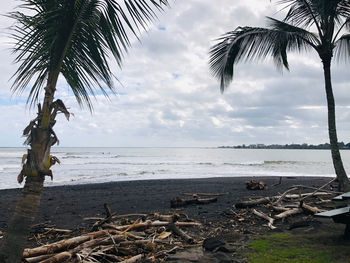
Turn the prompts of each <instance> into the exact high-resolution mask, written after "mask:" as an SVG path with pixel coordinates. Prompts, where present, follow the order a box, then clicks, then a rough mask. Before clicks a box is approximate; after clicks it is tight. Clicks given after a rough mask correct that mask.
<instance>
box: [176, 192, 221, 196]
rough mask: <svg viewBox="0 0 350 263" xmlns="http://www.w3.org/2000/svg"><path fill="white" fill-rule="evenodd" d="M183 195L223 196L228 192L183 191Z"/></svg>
mask: <svg viewBox="0 0 350 263" xmlns="http://www.w3.org/2000/svg"><path fill="white" fill-rule="evenodd" d="M181 194H182V195H187V196H196V195H197V196H198V195H201V196H222V195H227V194H228V193H193V194H191V193H181Z"/></svg>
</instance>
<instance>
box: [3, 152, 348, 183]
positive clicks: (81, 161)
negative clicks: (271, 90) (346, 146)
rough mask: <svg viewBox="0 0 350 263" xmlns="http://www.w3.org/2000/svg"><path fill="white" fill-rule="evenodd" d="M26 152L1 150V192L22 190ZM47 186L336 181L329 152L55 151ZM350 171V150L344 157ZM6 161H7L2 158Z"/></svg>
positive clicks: (343, 154) (344, 153)
mask: <svg viewBox="0 0 350 263" xmlns="http://www.w3.org/2000/svg"><path fill="white" fill-rule="evenodd" d="M23 153H25V149H24V148H0V189H5V188H15V187H18V184H17V181H16V177H17V174H18V172H19V170H20V169H21V165H20V159H21V156H22V154H23ZM53 154H54V155H56V156H57V157H58V158H59V159H60V160H61V162H62V163H61V165H55V166H53V167H52V170H53V174H54V180H53V181H50V180H47V181H46V182H45V184H46V185H47V186H53V185H66V184H86V183H99V182H110V181H127V180H153V179H185V178H209V177H237V176H248V177H253V176H254V177H257V176H293V177H294V176H334V171H333V166H332V162H331V155H330V152H329V151H315V150H243V149H242V150H239V149H216V148H56V147H55V148H53ZM342 156H343V160H344V164H345V166H346V168H347V169H348V170H350V166H349V165H350V151H343V152H342ZM1 157H3V158H1Z"/></svg>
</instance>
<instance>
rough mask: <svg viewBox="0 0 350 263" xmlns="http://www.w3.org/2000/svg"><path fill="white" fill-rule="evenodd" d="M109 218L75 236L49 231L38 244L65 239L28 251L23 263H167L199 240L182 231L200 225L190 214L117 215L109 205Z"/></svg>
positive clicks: (97, 220) (61, 230)
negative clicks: (58, 237) (47, 240)
mask: <svg viewBox="0 0 350 263" xmlns="http://www.w3.org/2000/svg"><path fill="white" fill-rule="evenodd" d="M105 208H106V213H107V216H106V217H105V218H85V220H95V221H96V222H95V223H94V224H93V226H92V228H91V229H90V230H89V231H84V232H83V233H80V234H79V235H74V233H72V232H71V231H69V230H64V229H54V228H46V229H45V231H46V232H43V233H41V234H40V235H37V237H36V239H37V241H40V240H44V239H45V238H47V235H50V234H51V235H56V240H57V234H61V235H62V239H61V240H59V241H57V242H54V243H48V244H43V245H41V246H39V247H36V248H30V249H29V248H28V249H25V250H24V253H23V262H27V263H36V262H39V263H58V262H123V263H133V262H139V261H140V260H141V261H142V262H163V261H165V260H166V258H167V256H168V255H169V254H171V253H175V252H176V251H177V250H181V249H184V248H186V247H188V246H194V245H196V244H197V241H196V240H195V239H194V238H192V237H191V236H189V235H188V234H187V233H186V232H184V231H183V230H182V229H181V228H183V227H192V226H195V227H196V226H200V225H201V224H200V223H198V222H194V221H192V220H190V219H188V217H187V216H186V215H179V214H174V215H161V214H158V213H154V214H150V215H146V214H128V215H115V214H112V213H111V212H110V210H109V207H108V205H107V206H105Z"/></svg>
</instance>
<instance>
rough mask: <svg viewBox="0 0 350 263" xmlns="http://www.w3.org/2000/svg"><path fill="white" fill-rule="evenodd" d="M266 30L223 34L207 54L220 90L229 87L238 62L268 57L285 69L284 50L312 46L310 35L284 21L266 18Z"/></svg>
mask: <svg viewBox="0 0 350 263" xmlns="http://www.w3.org/2000/svg"><path fill="white" fill-rule="evenodd" d="M269 21H270V28H257V27H238V28H237V29H236V30H234V31H231V32H228V33H226V34H225V35H223V36H222V37H221V38H220V39H218V40H219V43H217V44H216V45H214V46H213V47H212V48H211V49H210V52H209V55H210V58H209V65H210V68H211V71H212V73H213V75H214V76H215V77H217V78H218V79H219V80H220V83H221V84H220V89H221V91H222V92H223V91H224V89H225V88H226V87H227V86H228V85H229V84H230V82H231V81H232V78H233V71H234V65H235V64H236V63H238V62H240V61H242V60H246V61H247V60H258V59H265V58H266V57H268V56H271V57H272V58H273V60H274V62H275V64H276V66H277V67H278V68H280V69H281V68H282V67H285V68H286V69H288V59H287V52H288V51H302V50H304V49H308V48H311V47H313V48H314V47H315V45H316V43H317V38H316V37H315V35H314V34H312V33H310V32H308V31H306V30H303V29H300V28H298V27H294V26H292V25H289V24H287V23H285V22H282V21H279V20H276V19H272V18H269Z"/></svg>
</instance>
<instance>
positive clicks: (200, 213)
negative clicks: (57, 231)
mask: <svg viewBox="0 0 350 263" xmlns="http://www.w3.org/2000/svg"><path fill="white" fill-rule="evenodd" d="M249 179H252V178H245V177H235V178H209V179H187V180H182V179H181V180H149V181H129V182H110V183H103V184H86V185H74V186H58V187H46V188H44V193H43V197H42V201H41V205H40V209H39V214H38V216H37V219H36V223H43V222H50V223H51V224H54V225H56V226H57V227H58V228H66V229H75V228H77V227H84V226H86V225H87V224H88V222H87V221H84V220H83V218H84V217H92V216H98V215H100V216H101V215H102V216H103V214H104V207H103V204H104V203H108V204H109V206H110V208H111V210H112V212H117V213H118V214H127V213H150V212H162V213H164V212H167V211H171V210H172V209H170V200H171V199H172V198H174V197H175V196H179V197H181V198H188V197H186V196H183V195H181V193H226V194H225V195H223V196H220V197H219V198H218V201H217V202H216V203H212V204H208V205H194V206H188V207H185V208H183V209H182V210H181V211H182V212H183V213H186V214H188V215H189V216H190V217H191V218H193V219H197V220H200V221H201V222H203V223H205V222H207V221H209V222H210V221H212V222H215V221H220V220H223V219H224V216H223V215H222V213H223V212H224V211H227V210H228V209H231V208H232V205H234V204H235V203H237V202H238V201H240V200H242V199H247V198H249V197H254V196H272V195H275V194H277V193H278V192H283V191H285V190H286V189H287V188H288V187H290V186H292V185H296V184H303V185H308V186H315V187H318V186H321V185H323V184H324V183H326V182H328V181H329V180H330V178H325V177H322V178H320V177H284V178H283V180H282V183H281V184H280V185H277V186H273V185H274V184H276V183H278V181H279V178H278V177H268V178H266V177H258V178H257V179H259V180H263V181H264V182H266V183H267V185H268V186H269V188H268V190H262V191H252V190H247V189H246V187H245V182H246V181H247V180H249ZM19 193H20V189H9V190H1V191H0V231H6V223H7V221H8V219H9V216H10V215H11V214H12V212H13V209H14V207H15V204H16V201H17V199H18V196H19Z"/></svg>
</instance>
